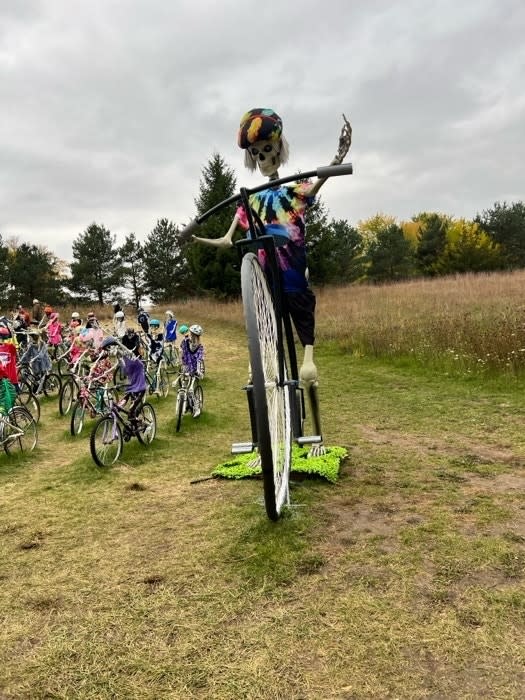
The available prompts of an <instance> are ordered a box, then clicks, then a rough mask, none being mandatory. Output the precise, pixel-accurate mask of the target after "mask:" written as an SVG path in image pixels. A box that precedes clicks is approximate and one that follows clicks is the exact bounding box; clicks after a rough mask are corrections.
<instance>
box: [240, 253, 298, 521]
mask: <svg viewBox="0 0 525 700" xmlns="http://www.w3.org/2000/svg"><path fill="white" fill-rule="evenodd" d="M241 285H242V301H243V306H244V315H245V319H246V330H247V333H248V349H249V352H250V364H251V371H252V385H253V393H254V404H255V407H256V409H255V410H256V415H255V419H256V425H257V446H258V449H259V454H260V458H261V468H262V473H263V481H264V502H265V506H266V512H267V514H268V517H269V518H270V519H271V520H277V519H278V518H279V515H280V513H281V510H282V508H283V506H284V505H286V504H287V503H288V501H289V497H288V482H289V474H290V462H291V449H292V426H291V415H290V387H289V385H288V384H287V383H286V380H287V377H286V369H285V364H284V361H283V364H282V366H283V368H284V372H283V376H280V369H279V367H280V363H279V353H280V352H283V349H282V347H280V345H279V337H278V330H279V329H278V325H277V324H278V323H280V319H279V320H278V319H277V318H276V314H275V308H274V302H273V298H272V294H271V292H270V288H269V287H268V282H267V280H266V277H265V275H264V272H263V270H262V268H261V266H260V265H259V262H258V260H257V257H256V256H255V255H254V254H253V253H247V254H246V255H245V256H244V258H243V260H242V267H241Z"/></svg>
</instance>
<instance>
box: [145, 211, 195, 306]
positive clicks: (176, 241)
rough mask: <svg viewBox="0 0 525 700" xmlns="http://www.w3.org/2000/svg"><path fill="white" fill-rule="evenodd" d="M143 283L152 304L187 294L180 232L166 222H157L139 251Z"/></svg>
mask: <svg viewBox="0 0 525 700" xmlns="http://www.w3.org/2000/svg"><path fill="white" fill-rule="evenodd" d="M142 258H143V261H144V282H145V288H146V291H147V293H148V294H149V295H150V296H151V298H152V300H153V301H154V302H155V303H158V302H163V301H173V300H174V299H176V298H177V297H180V296H181V294H184V295H185V294H186V293H187V291H188V265H187V261H186V258H185V256H184V254H183V247H182V243H181V239H180V232H179V230H178V228H177V227H176V226H175V224H174V223H173V222H171V221H168V219H159V220H158V221H157V225H156V226H155V228H154V229H153V231H152V232H151V233H150V235H149V236H148V238H147V240H146V242H145V244H144V246H143V251H142Z"/></svg>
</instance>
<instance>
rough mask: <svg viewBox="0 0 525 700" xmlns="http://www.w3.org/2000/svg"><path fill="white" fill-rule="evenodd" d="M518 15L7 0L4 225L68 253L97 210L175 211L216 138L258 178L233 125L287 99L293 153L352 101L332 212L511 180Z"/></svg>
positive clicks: (324, 134)
mask: <svg viewBox="0 0 525 700" xmlns="http://www.w3.org/2000/svg"><path fill="white" fill-rule="evenodd" d="M524 30H525V9H524V8H523V6H522V3H521V0H519V1H518V0H507V1H506V2H505V3H499V2H497V1H496V0H466V1H465V2H463V3H458V2H457V0H456V1H454V2H451V1H449V0H434V2H431V1H430V0H417V1H416V0H409V1H406V2H403V3H391V2H389V1H387V0H384V1H383V0H370V1H369V2H367V3H348V2H347V1H346V0H331V1H329V2H325V3H323V4H320V3H319V2H314V1H313V0H304V1H303V2H302V3H301V4H300V5H298V4H297V3H283V2H279V1H278V0H268V1H267V2H265V3H258V4H257V5H250V4H249V3H246V2H240V0H223V2H221V3H215V2H211V1H210V2H208V1H204V0H199V1H197V2H195V0H194V1H193V2H189V1H185V0H174V2H172V3H169V4H168V3H165V2H164V1H163V0H151V1H150V2H149V3H147V4H146V3H142V2H138V1H135V2H132V1H131V0H130V1H129V2H127V3H120V2H116V1H114V0H95V1H94V2H92V3H90V4H86V3H81V2H79V1H76V0H74V1H71V0H69V1H67V2H66V0H64V1H63V2H60V1H59V0H55V2H53V3H48V2H43V1H42V2H37V1H36V0H35V1H33V2H23V1H22V0H19V1H17V2H14V1H12V2H10V3H7V4H6V3H5V2H4V3H2V5H1V6H0V99H1V103H2V105H3V109H2V113H1V114H0V127H1V128H0V151H1V153H2V160H1V167H0V232H1V233H2V234H3V235H4V236H5V235H18V236H20V237H21V238H22V239H24V240H29V241H30V242H35V243H45V244H46V245H48V246H49V247H50V248H51V249H52V250H53V251H55V252H57V254H59V255H61V256H63V257H69V256H70V253H71V241H72V240H73V239H74V238H75V237H76V236H77V235H78V233H79V232H81V231H82V230H84V229H85V228H86V226H87V225H89V223H91V222H92V221H98V222H100V223H104V225H105V226H107V227H108V228H110V229H111V230H112V231H113V232H115V233H116V234H117V235H118V237H119V239H122V238H123V237H124V235H125V234H126V233H128V232H130V231H135V232H136V233H137V235H138V236H139V237H145V236H146V235H147V234H148V232H149V231H150V230H151V229H152V228H153V226H154V225H155V222H156V220H157V218H159V217H162V216H167V217H169V218H171V219H173V220H174V221H176V222H178V223H179V222H180V223H182V222H184V221H186V220H188V219H189V218H190V217H191V216H192V215H193V213H194V198H195V197H196V196H197V194H198V188H199V179H200V175H201V171H202V167H203V166H204V165H205V163H206V162H207V160H208V159H209V157H210V156H211V154H212V153H213V152H214V151H218V152H219V153H221V155H223V156H224V158H225V159H226V161H227V162H228V163H229V164H230V165H231V166H232V167H234V169H235V171H236V174H237V176H238V180H239V183H241V182H242V183H252V182H255V181H256V177H257V176H256V175H251V174H249V173H247V172H246V171H244V170H243V169H242V166H241V164H242V154H241V153H240V151H239V149H238V148H237V146H236V142H235V139H236V129H237V124H238V121H239V118H240V116H241V115H242V114H243V113H244V112H245V111H246V110H247V109H249V108H251V107H254V106H271V107H273V108H274V109H276V110H277V111H278V112H279V113H280V114H281V116H282V117H283V119H284V122H285V131H286V135H287V137H288V140H289V141H290V143H291V147H292V154H291V159H290V163H289V165H288V166H287V171H289V169H297V170H299V169H301V170H306V169H309V168H311V167H315V166H317V165H321V164H324V163H326V162H328V161H329V160H330V158H331V157H332V155H333V153H334V151H335V148H336V145H337V139H338V133H339V130H340V127H341V123H342V121H341V116H340V115H341V112H343V111H344V112H345V113H346V114H347V116H348V117H349V118H350V119H351V121H352V125H353V128H354V144H353V148H352V152H351V158H352V160H353V161H354V164H355V170H356V173H355V175H354V176H353V177H352V178H345V179H344V180H343V179H342V180H339V181H336V180H334V181H332V182H329V183H328V184H327V185H326V186H325V188H324V189H323V191H322V197H323V200H324V201H325V203H326V204H327V206H328V208H329V210H330V213H331V214H332V215H333V216H336V217H340V218H346V219H348V220H349V221H351V222H355V221H357V220H358V219H362V218H366V217H368V216H371V215H373V214H375V213H377V212H378V211H383V212H386V213H389V214H392V215H394V216H397V217H399V218H408V217H410V216H411V215H412V214H414V213H416V212H418V211H421V210H425V209H427V210H439V211H446V212H447V213H450V214H454V215H456V216H470V217H471V216H474V215H475V214H476V213H477V212H478V211H480V210H482V209H484V208H487V207H489V206H491V205H492V204H493V203H494V202H495V201H496V200H501V199H518V198H520V199H523V185H522V183H523V182H524V181H525V168H524V165H523V156H522V154H523V135H522V131H523V129H522V126H521V125H522V124H523V121H524V116H525V50H524V49H523V44H522V37H523V33H524Z"/></svg>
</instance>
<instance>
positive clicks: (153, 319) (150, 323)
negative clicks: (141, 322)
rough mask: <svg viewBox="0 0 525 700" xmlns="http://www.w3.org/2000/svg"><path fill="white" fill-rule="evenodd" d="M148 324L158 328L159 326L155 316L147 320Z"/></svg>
mask: <svg viewBox="0 0 525 700" xmlns="http://www.w3.org/2000/svg"><path fill="white" fill-rule="evenodd" d="M149 325H150V326H151V327H152V328H159V327H160V321H159V320H158V319H156V318H152V319H151V321H150V322H149Z"/></svg>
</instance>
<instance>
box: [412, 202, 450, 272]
mask: <svg viewBox="0 0 525 700" xmlns="http://www.w3.org/2000/svg"><path fill="white" fill-rule="evenodd" d="M413 221H416V222H417V223H419V233H418V236H417V239H418V242H417V248H416V254H415V257H416V261H417V265H418V267H419V269H420V270H421V272H422V273H423V274H424V275H435V274H436V273H437V268H436V264H437V261H438V259H439V258H440V256H441V255H442V254H443V251H444V250H445V246H446V245H447V231H448V228H449V226H450V217H448V216H444V215H442V214H436V213H426V212H423V213H421V214H418V215H417V216H415V217H413Z"/></svg>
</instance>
